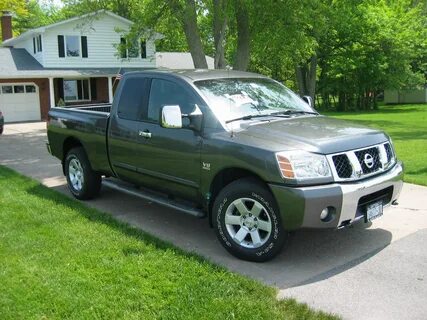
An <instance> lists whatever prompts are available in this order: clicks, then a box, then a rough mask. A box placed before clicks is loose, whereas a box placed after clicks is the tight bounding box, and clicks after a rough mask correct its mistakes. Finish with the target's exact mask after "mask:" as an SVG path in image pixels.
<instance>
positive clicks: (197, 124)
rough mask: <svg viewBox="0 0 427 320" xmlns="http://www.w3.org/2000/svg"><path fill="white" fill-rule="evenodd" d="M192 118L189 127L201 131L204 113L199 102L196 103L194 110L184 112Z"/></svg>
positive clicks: (185, 115)
mask: <svg viewBox="0 0 427 320" xmlns="http://www.w3.org/2000/svg"><path fill="white" fill-rule="evenodd" d="M183 116H184V117H187V118H188V119H189V120H190V124H189V126H188V128H190V129H193V130H196V131H200V130H202V122H203V113H202V111H201V110H200V108H199V106H198V105H197V104H195V105H194V110H193V112H191V113H190V114H184V115H183Z"/></svg>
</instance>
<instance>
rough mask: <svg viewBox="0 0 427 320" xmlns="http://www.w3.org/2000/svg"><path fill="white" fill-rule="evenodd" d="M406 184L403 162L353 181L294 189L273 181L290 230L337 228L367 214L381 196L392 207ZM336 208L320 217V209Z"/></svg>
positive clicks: (281, 211) (286, 225) (273, 186)
mask: <svg viewBox="0 0 427 320" xmlns="http://www.w3.org/2000/svg"><path fill="white" fill-rule="evenodd" d="M402 185H403V164H402V162H398V163H396V165H395V166H394V167H393V168H392V169H390V170H389V171H387V172H384V173H382V174H381V175H378V176H376V177H373V178H370V179H366V180H363V181H359V182H352V183H334V184H329V185H321V186H311V187H301V188H293V187H288V186H283V185H275V184H270V185H269V186H270V189H271V191H272V192H273V194H274V196H275V199H276V201H277V204H278V206H279V210H280V213H281V216H282V221H283V227H284V228H285V229H286V230H295V229H299V228H337V227H343V226H346V225H349V224H351V223H353V222H355V221H357V220H359V219H361V218H363V217H364V213H363V210H364V206H365V205H366V203H368V202H369V201H371V200H374V199H377V198H378V197H379V198H381V199H382V200H383V205H384V206H388V205H390V204H391V203H392V202H393V201H395V200H397V198H398V197H399V194H400V191H401V190H402ZM326 207H332V208H334V209H335V214H334V217H333V219H332V220H330V221H328V222H323V221H322V220H320V212H321V211H322V210H323V209H324V208H326Z"/></svg>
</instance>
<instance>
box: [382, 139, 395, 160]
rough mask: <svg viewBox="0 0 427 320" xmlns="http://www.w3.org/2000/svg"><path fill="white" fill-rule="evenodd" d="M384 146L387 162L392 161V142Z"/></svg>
mask: <svg viewBox="0 0 427 320" xmlns="http://www.w3.org/2000/svg"><path fill="white" fill-rule="evenodd" d="M384 148H385V152H386V154H387V162H390V161H391V159H393V150H392V149H391V145H390V143H386V144H385V145H384Z"/></svg>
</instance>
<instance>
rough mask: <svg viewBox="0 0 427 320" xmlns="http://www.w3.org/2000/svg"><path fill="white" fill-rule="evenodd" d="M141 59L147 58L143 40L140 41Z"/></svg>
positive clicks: (145, 44)
mask: <svg viewBox="0 0 427 320" xmlns="http://www.w3.org/2000/svg"><path fill="white" fill-rule="evenodd" d="M141 58H142V59H145V58H147V43H146V42H145V41H144V40H141Z"/></svg>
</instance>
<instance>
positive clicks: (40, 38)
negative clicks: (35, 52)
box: [39, 35, 43, 52]
mask: <svg viewBox="0 0 427 320" xmlns="http://www.w3.org/2000/svg"><path fill="white" fill-rule="evenodd" d="M39 41H40V52H42V51H43V48H42V36H41V35H40V36H39Z"/></svg>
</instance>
